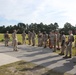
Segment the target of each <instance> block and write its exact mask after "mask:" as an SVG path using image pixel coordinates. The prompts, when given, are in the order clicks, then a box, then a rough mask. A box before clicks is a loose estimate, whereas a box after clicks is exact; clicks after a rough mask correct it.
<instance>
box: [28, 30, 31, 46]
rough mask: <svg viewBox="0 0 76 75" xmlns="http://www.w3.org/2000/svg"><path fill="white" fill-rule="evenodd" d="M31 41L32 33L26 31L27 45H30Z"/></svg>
mask: <svg viewBox="0 0 76 75" xmlns="http://www.w3.org/2000/svg"><path fill="white" fill-rule="evenodd" d="M31 39H32V32H31V31H28V41H29V45H31Z"/></svg>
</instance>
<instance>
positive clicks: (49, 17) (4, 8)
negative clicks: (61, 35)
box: [0, 0, 76, 27]
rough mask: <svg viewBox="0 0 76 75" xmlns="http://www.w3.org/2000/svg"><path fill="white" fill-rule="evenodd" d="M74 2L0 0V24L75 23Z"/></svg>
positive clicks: (75, 9) (75, 8) (75, 10)
mask: <svg viewBox="0 0 76 75" xmlns="http://www.w3.org/2000/svg"><path fill="white" fill-rule="evenodd" d="M75 3H76V0H0V18H4V21H1V20H0V25H1V24H2V25H3V24H5V25H6V24H9V25H10V23H11V24H14V23H17V22H24V23H32V22H37V23H40V22H43V23H46V24H49V23H54V22H58V23H59V25H61V26H60V27H63V26H62V25H63V24H64V23H65V22H70V23H72V24H73V25H75V24H76V23H75V22H76V6H75ZM6 21H7V22H6ZM10 21H11V22H10ZM13 21H15V22H13Z"/></svg>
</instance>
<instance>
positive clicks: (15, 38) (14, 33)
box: [12, 30, 17, 51]
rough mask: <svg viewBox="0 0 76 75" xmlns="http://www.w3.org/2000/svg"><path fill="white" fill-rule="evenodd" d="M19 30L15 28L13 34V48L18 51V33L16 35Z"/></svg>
mask: <svg viewBox="0 0 76 75" xmlns="http://www.w3.org/2000/svg"><path fill="white" fill-rule="evenodd" d="M16 33H17V31H16V30H14V32H13V34H12V40H13V50H14V51H17V35H16Z"/></svg>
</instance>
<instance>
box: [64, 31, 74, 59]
mask: <svg viewBox="0 0 76 75" xmlns="http://www.w3.org/2000/svg"><path fill="white" fill-rule="evenodd" d="M72 37H73V34H72V31H71V30H70V31H69V36H68V41H67V49H66V55H65V56H64V57H63V58H71V57H72ZM68 53H69V56H68Z"/></svg>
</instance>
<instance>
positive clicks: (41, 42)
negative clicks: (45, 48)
mask: <svg viewBox="0 0 76 75" xmlns="http://www.w3.org/2000/svg"><path fill="white" fill-rule="evenodd" d="M42 45H43V40H42V38H38V46H42Z"/></svg>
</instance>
